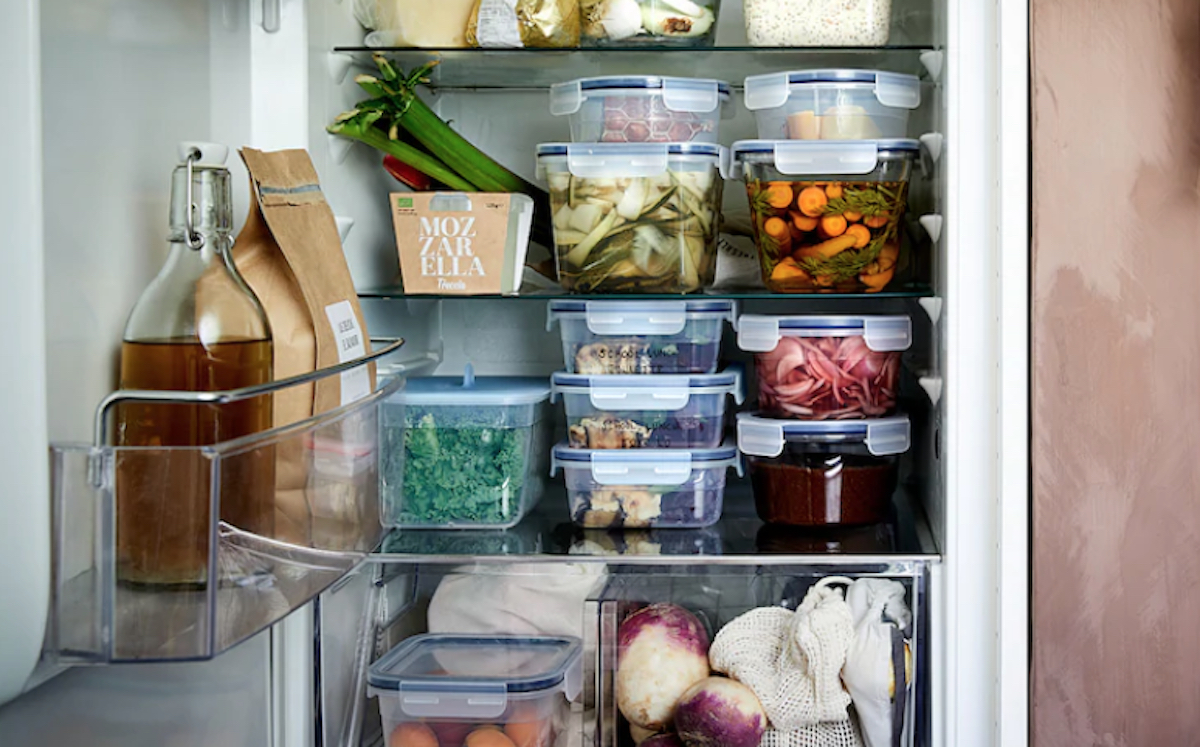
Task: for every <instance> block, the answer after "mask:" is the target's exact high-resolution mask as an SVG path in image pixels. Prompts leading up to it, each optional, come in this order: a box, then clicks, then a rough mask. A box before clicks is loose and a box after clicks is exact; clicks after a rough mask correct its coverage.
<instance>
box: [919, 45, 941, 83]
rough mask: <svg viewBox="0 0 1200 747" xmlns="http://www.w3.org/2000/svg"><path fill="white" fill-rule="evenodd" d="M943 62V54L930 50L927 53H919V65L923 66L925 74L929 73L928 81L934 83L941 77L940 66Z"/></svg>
mask: <svg viewBox="0 0 1200 747" xmlns="http://www.w3.org/2000/svg"><path fill="white" fill-rule="evenodd" d="M945 62H946V55H945V53H944V52H939V51H937V50H932V49H931V50H930V51H928V52H922V53H921V64H922V65H924V66H925V70H926V72H928V73H929V78H930V80H932V81H933V82H934V83H936V82H937V80H938V78H940V77H942V65H944V64H945Z"/></svg>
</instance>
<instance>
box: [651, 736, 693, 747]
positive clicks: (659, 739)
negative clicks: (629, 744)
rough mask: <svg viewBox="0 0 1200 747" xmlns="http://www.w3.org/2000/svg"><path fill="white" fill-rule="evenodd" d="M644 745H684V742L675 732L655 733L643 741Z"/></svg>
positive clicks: (656, 746) (654, 746)
mask: <svg viewBox="0 0 1200 747" xmlns="http://www.w3.org/2000/svg"><path fill="white" fill-rule="evenodd" d="M642 747H683V742H681V741H679V737H678V736H677V735H675V734H655V735H654V736H652V737H650V738H649V739H647V740H646V741H644V742H642Z"/></svg>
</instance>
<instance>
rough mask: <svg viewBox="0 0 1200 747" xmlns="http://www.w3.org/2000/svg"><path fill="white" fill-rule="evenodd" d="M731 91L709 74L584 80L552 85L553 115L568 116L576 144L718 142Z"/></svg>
mask: <svg viewBox="0 0 1200 747" xmlns="http://www.w3.org/2000/svg"><path fill="white" fill-rule="evenodd" d="M730 93H731V89H730V86H729V84H728V83H726V82H725V81H721V80H712V79H708V78H673V77H667V76H659V75H622V76H609V77H601V78H580V79H578V80H572V81H567V82H565V83H557V84H555V85H553V86H551V87H550V113H551V114H554V115H557V116H569V117H570V119H571V140H573V141H574V142H577V143H686V142H697V143H716V142H717V135H718V129H719V123H720V120H721V119H723V118H728V117H730V116H732V114H733V112H732V110H731V109H729V106H728V105H729V103H730Z"/></svg>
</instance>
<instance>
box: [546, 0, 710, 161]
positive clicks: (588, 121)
mask: <svg viewBox="0 0 1200 747" xmlns="http://www.w3.org/2000/svg"><path fill="white" fill-rule="evenodd" d="M635 2H636V0H635ZM729 91H730V89H729V84H728V83H726V82H724V81H720V80H709V79H706V78H667V77H659V76H657V75H627V76H622V77H612V78H581V79H579V80H572V81H568V82H566V83H557V84H555V85H553V86H551V87H550V113H551V114H554V115H556V116H570V118H571V140H573V141H574V142H576V143H688V142H694V143H716V142H717V130H718V125H719V124H720V121H721V119H723V118H727V117H729V116H732V114H733V112H732V111H731V110H730V108H729V106H728V104H729Z"/></svg>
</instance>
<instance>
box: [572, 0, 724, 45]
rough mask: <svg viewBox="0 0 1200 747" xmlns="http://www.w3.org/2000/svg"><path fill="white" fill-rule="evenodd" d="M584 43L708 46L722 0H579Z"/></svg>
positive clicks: (710, 42)
mask: <svg viewBox="0 0 1200 747" xmlns="http://www.w3.org/2000/svg"><path fill="white" fill-rule="evenodd" d="M579 5H580V10H581V12H582V14H583V34H582V39H581V43H582V45H583V46H585V47H586V46H617V47H632V46H641V45H646V46H656V47H677V46H688V47H709V46H712V43H713V36H714V34H715V32H716V29H717V14H718V13H719V10H720V2H719V0H580V3H579Z"/></svg>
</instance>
